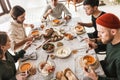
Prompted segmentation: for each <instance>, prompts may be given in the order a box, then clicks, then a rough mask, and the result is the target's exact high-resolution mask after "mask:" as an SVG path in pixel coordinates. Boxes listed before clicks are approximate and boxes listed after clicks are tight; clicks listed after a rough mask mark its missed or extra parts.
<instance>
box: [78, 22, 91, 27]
mask: <svg viewBox="0 0 120 80" xmlns="http://www.w3.org/2000/svg"><path fill="white" fill-rule="evenodd" d="M78 25H81V26H85V27H93V24H92V23H83V22H78Z"/></svg>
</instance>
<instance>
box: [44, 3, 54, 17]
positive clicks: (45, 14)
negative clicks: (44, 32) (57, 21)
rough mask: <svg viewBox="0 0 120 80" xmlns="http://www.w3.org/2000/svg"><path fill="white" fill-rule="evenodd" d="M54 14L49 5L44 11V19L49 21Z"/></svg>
mask: <svg viewBox="0 0 120 80" xmlns="http://www.w3.org/2000/svg"><path fill="white" fill-rule="evenodd" d="M51 12H52V9H51V7H50V5H48V6H47V7H46V9H45V11H44V14H43V18H44V19H47V17H48V15H49V14H50V13H51Z"/></svg>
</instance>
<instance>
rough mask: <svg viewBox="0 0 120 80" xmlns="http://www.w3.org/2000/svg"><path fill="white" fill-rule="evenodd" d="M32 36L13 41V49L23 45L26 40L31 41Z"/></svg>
mask: <svg viewBox="0 0 120 80" xmlns="http://www.w3.org/2000/svg"><path fill="white" fill-rule="evenodd" d="M32 40H33V37H28V38H26V39H24V40H22V41H20V42H19V43H15V44H14V50H16V49H18V48H19V47H21V46H23V45H24V44H25V43H26V42H27V41H32Z"/></svg>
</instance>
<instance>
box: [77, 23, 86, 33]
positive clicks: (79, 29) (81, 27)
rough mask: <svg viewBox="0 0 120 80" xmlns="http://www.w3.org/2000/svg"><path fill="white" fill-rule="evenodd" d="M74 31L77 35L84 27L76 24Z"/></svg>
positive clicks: (83, 31)
mask: <svg viewBox="0 0 120 80" xmlns="http://www.w3.org/2000/svg"><path fill="white" fill-rule="evenodd" d="M75 32H76V33H77V34H78V35H80V34H83V33H85V29H84V27H83V26H80V25H77V26H75Z"/></svg>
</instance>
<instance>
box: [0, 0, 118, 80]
mask: <svg viewBox="0 0 120 80" xmlns="http://www.w3.org/2000/svg"><path fill="white" fill-rule="evenodd" d="M83 5H84V9H85V12H86V14H87V15H91V20H92V23H83V22H78V25H82V26H86V27H92V26H93V27H94V28H95V31H94V32H93V33H92V34H88V36H89V39H88V40H87V42H88V44H90V45H91V46H90V48H91V49H95V48H97V49H99V48H101V46H100V47H99V42H100V45H104V44H105V45H104V48H106V49H105V50H106V58H105V59H104V60H102V61H100V63H101V65H102V68H103V70H104V72H105V75H106V76H99V75H97V73H95V71H94V70H93V69H92V68H91V67H90V72H88V71H87V70H86V67H84V73H85V75H86V76H88V77H89V78H91V79H92V80H119V79H120V49H119V47H120V37H119V36H120V20H119V18H118V17H117V16H116V15H114V14H112V13H105V12H103V11H100V10H99V9H98V5H99V0H84V2H83ZM63 11H64V13H65V14H66V16H65V17H64V19H65V20H70V19H71V18H72V16H71V13H70V12H69V11H68V10H67V8H66V7H65V6H64V5H63V4H62V3H59V2H58V0H51V4H50V5H48V6H47V8H46V10H45V13H44V15H43V19H47V18H48V16H49V15H50V16H52V17H53V18H57V19H61V18H63V17H62V12H63ZM10 15H11V17H12V18H13V20H12V21H11V24H10V29H9V32H8V34H7V33H6V32H3V31H0V80H25V79H26V78H27V76H28V75H27V74H25V73H20V74H17V73H16V68H15V64H14V63H15V62H17V60H18V59H19V58H22V57H23V56H24V54H25V50H26V49H27V48H28V47H29V46H30V45H31V44H32V42H33V39H34V36H28V37H27V36H26V33H25V26H28V25H29V26H30V27H31V28H34V25H33V24H25V23H24V20H25V10H24V9H23V8H22V7H21V6H14V7H13V8H12V10H11V12H10ZM43 19H42V20H43ZM11 44H12V45H14V50H16V49H21V50H20V51H18V52H15V56H13V55H11V54H10V53H9V51H8V49H9V48H10V47H11ZM23 45H24V47H23ZM21 46H22V48H20V47H21ZM102 48H103V47H102Z"/></svg>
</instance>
